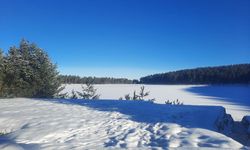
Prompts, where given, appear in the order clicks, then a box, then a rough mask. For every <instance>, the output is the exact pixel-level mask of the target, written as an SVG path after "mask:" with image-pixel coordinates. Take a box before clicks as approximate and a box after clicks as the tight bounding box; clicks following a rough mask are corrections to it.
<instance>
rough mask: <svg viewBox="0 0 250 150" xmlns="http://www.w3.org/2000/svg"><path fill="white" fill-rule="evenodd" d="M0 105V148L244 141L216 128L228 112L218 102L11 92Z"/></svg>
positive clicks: (214, 145) (215, 144)
mask: <svg viewBox="0 0 250 150" xmlns="http://www.w3.org/2000/svg"><path fill="white" fill-rule="evenodd" d="M0 110H1V111H0V132H4V133H7V134H5V135H3V136H0V149H10V148H12V149H32V150H33V149H104V148H107V149H109V148H114V149H117V148H142V149H144V148H159V149H166V148H168V147H173V148H174V147H183V148H197V147H206V148H207V147H209V148H234V149H238V148H242V147H243V146H242V145H241V144H240V143H238V142H236V141H234V140H233V139H231V138H230V137H227V136H225V135H223V134H221V133H219V132H217V131H218V130H219V127H222V126H223V121H222V122H221V120H225V118H224V117H225V116H227V115H226V114H225V109H224V108H223V107H219V106H185V105H179V106H172V105H164V104H153V103H149V102H143V101H121V100H120V101H117V100H46V99H26V98H16V99H1V100H0ZM221 123H222V124H221ZM221 125H222V126H221ZM226 128H227V126H223V130H224V131H225V132H227V131H226Z"/></svg>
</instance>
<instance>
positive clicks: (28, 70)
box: [4, 40, 62, 98]
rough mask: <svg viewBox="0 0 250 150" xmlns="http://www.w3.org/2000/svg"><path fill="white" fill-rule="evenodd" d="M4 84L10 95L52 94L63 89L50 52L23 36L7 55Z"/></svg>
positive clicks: (45, 96)
mask: <svg viewBox="0 0 250 150" xmlns="http://www.w3.org/2000/svg"><path fill="white" fill-rule="evenodd" d="M4 84H5V86H6V89H7V90H6V93H7V96H14V97H39V98H52V97H54V96H55V95H58V93H59V92H60V90H62V87H61V83H60V80H59V77H58V72H57V70H56V65H55V64H53V63H52V62H51V60H50V58H49V56H48V54H47V53H46V52H45V51H43V50H42V49H40V48H38V47H37V46H36V45H35V44H30V43H29V42H28V41H26V40H22V41H21V43H20V46H19V48H16V47H11V48H10V50H9V52H8V55H7V56H6V67H5V77H4Z"/></svg>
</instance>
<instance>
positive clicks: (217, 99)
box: [64, 84, 250, 121]
mask: <svg viewBox="0 0 250 150" xmlns="http://www.w3.org/2000/svg"><path fill="white" fill-rule="evenodd" d="M141 86H143V85H135V84H103V85H95V87H96V88H97V93H99V94H101V97H100V98H101V99H119V98H120V97H124V95H125V94H128V93H130V94H131V95H132V93H133V91H134V90H136V91H139V89H140V87H141ZM144 86H145V90H146V91H150V95H149V97H148V98H155V99H156V103H160V104H164V103H165V101H166V100H176V99H179V100H180V101H181V102H183V103H184V104H187V105H211V106H223V107H225V108H226V111H227V112H228V113H229V114H231V115H232V117H233V119H234V120H236V121H240V120H241V119H242V117H243V116H245V115H250V85H225V86H223V85H221V86H220V85H217V86H216V85H213V86H208V85H144ZM72 89H74V90H76V91H80V90H81V85H80V84H70V85H66V89H65V90H64V91H67V92H70V91H71V90H72Z"/></svg>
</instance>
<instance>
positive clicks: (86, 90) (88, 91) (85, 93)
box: [77, 82, 100, 99]
mask: <svg viewBox="0 0 250 150" xmlns="http://www.w3.org/2000/svg"><path fill="white" fill-rule="evenodd" d="M77 94H78V96H79V98H80V99H99V97H100V95H98V94H96V89H95V88H94V85H93V84H92V82H86V85H85V86H82V91H81V92H78V91H77Z"/></svg>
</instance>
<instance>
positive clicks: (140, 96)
mask: <svg viewBox="0 0 250 150" xmlns="http://www.w3.org/2000/svg"><path fill="white" fill-rule="evenodd" d="M147 96H149V91H147V92H145V87H144V86H142V87H141V88H140V92H139V94H136V91H134V92H133V96H130V95H129V94H126V95H125V96H124V99H125V100H145V97H147ZM149 101H151V102H154V101H155V99H149Z"/></svg>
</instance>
